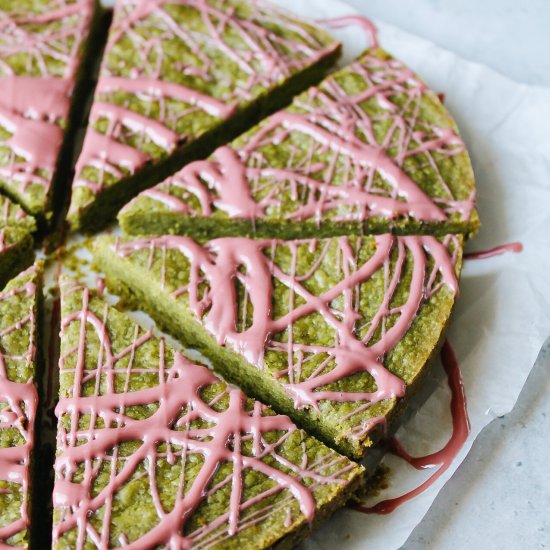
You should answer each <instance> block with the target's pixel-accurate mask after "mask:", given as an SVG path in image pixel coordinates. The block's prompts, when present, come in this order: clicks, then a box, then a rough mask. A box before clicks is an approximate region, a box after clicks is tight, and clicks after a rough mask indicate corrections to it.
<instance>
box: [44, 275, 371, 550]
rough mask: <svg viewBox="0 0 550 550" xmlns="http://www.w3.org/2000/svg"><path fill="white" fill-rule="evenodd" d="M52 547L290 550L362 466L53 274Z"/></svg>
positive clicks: (340, 499)
mask: <svg viewBox="0 0 550 550" xmlns="http://www.w3.org/2000/svg"><path fill="white" fill-rule="evenodd" d="M56 413H57V416H58V418H59V425H58V438H57V441H58V448H57V459H56V464H55V471H56V479H55V487H54V495H53V501H54V536H53V539H54V548H57V549H61V548H119V547H131V548H191V547H192V548H197V549H198V548H241V549H243V550H244V549H250V550H252V549H254V550H256V549H261V548H268V547H269V548H270V547H272V546H274V545H277V546H278V547H283V548H289V547H291V546H292V545H294V544H296V543H297V542H298V541H299V540H300V539H301V538H302V537H304V536H305V535H306V534H307V533H308V532H309V530H310V528H311V527H312V526H314V525H315V524H316V523H317V522H319V521H321V520H322V519H324V518H326V517H327V516H328V515H329V514H330V513H331V512H332V511H334V510H335V509H336V508H337V507H338V506H341V505H343V504H344V503H345V502H346V499H347V498H348V497H349V496H350V493H351V491H352V490H354V489H355V488H357V486H358V485H359V483H360V482H361V480H362V477H363V468H362V467H361V466H358V465H357V464H355V463H353V462H351V461H350V460H348V459H347V458H345V457H343V456H342V455H339V454H338V453H336V452H335V451H333V450H331V449H329V448H327V447H326V446H325V445H323V444H322V443H320V442H318V441H317V440H316V439H314V438H313V437H311V436H309V435H307V434H306V433H305V432H303V431H302V430H300V429H298V428H297V427H296V426H295V425H294V424H293V423H292V422H291V420H290V419H289V418H288V417H286V416H282V415H277V414H275V413H274V412H272V411H271V410H270V409H269V408H268V407H265V406H264V405H262V404H261V403H259V402H258V401H254V400H252V399H249V398H247V397H246V396H245V395H244V394H243V393H242V392H241V391H240V390H238V389H236V388H233V387H231V386H228V385H227V384H225V383H224V382H222V381H221V380H220V379H219V378H217V377H216V376H214V374H213V373H212V372H211V371H210V370H208V369H207V368H206V367H204V366H201V365H198V364H195V363H193V362H191V361H190V360H188V359H187V358H185V357H184V356H183V355H181V354H180V353H179V352H177V351H175V350H174V349H173V348H171V347H170V346H169V345H168V344H167V343H165V341H164V339H162V338H156V337H154V336H153V334H152V333H151V331H147V330H144V329H142V328H141V327H140V326H138V325H137V324H136V323H135V322H134V321H133V320H132V319H130V317H128V316H127V315H125V314H123V313H121V312H119V311H117V310H116V309H114V308H111V307H110V306H108V305H107V303H106V302H105V301H103V300H102V299H101V298H99V297H98V296H97V295H96V294H94V293H92V292H91V291H90V290H88V289H87V288H85V287H83V286H82V285H80V284H78V283H75V282H73V281H70V280H66V279H65V280H62V282H61V358H60V401H59V404H58V406H57V409H56Z"/></svg>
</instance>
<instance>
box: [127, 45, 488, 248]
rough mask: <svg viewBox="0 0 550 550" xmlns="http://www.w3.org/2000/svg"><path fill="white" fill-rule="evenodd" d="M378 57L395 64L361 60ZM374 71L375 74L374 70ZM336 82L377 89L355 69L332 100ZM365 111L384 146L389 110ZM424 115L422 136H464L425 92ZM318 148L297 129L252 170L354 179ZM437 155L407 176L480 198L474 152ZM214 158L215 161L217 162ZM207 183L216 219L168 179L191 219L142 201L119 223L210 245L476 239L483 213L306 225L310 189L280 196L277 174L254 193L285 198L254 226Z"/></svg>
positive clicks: (241, 142)
mask: <svg viewBox="0 0 550 550" xmlns="http://www.w3.org/2000/svg"><path fill="white" fill-rule="evenodd" d="M373 55H374V56H376V57H378V58H380V59H384V60H387V59H390V60H391V59H393V58H392V57H391V56H390V55H389V54H388V53H386V52H384V51H383V50H381V49H377V50H370V51H367V52H365V54H363V56H362V57H360V58H359V59H358V61H359V63H362V64H363V65H364V66H365V67H366V61H365V60H366V59H367V58H368V57H369V56H373ZM369 70H372V71H374V70H373V69H369ZM332 80H334V81H336V82H337V84H338V86H339V87H340V88H341V89H342V90H343V91H344V92H345V93H346V94H348V95H349V96H350V97H351V96H356V95H359V94H360V93H361V92H364V91H365V90H366V89H368V88H369V83H368V82H367V81H366V80H365V79H364V77H363V76H362V75H360V74H358V73H357V72H356V71H355V70H353V65H350V66H348V67H345V68H344V69H342V70H340V71H339V72H336V73H335V74H334V75H331V76H330V77H328V79H327V80H326V81H324V82H323V83H321V84H320V85H319V88H320V89H321V90H322V92H323V93H325V94H327V95H328V96H329V97H332V93H331V91H330V87H329V86H328V85H327V82H328V81H332ZM308 94H309V92H308V91H306V92H304V93H303V94H301V95H300V96H298V97H297V98H295V100H294V101H293V103H292V104H291V105H290V106H289V107H288V109H287V110H288V111H289V112H291V113H304V112H307V111H306V110H305V109H304V107H303V105H304V104H305V105H309V104H312V105H313V106H315V105H317V104H318V103H319V100H318V99H316V100H315V101H312V100H311V99H310V97H309V95H308ZM391 100H392V102H394V103H395V104H397V105H399V107H404V106H405V105H406V107H405V113H406V114H407V115H412V114H413V113H414V112H415V111H414V110H415V109H416V108H417V104H416V102H408V100H407V97H406V96H405V94H401V95H394V96H392V98H391ZM359 106H360V108H361V109H362V111H364V112H365V113H366V114H367V115H368V116H369V118H370V119H371V120H372V129H373V133H374V135H375V137H376V139H377V141H378V142H379V143H382V142H383V141H384V138H385V136H386V134H387V133H388V131H389V130H390V129H391V128H390V126H389V125H390V122H389V121H388V120H387V112H388V111H387V110H385V109H383V108H382V107H381V106H380V103H379V101H378V99H377V97H376V96H374V95H373V96H372V97H371V98H370V99H367V100H365V101H363V102H361V103H360V104H359ZM416 114H417V119H416V120H417V122H416V124H415V127H414V130H415V132H416V131H419V132H422V131H426V129H427V126H428V125H432V126H435V127H439V128H451V129H452V130H453V131H455V132H456V133H457V134H458V128H457V126H456V123H455V121H454V120H453V118H452V116H451V115H450V113H449V112H448V111H447V110H446V109H445V107H444V106H443V105H442V103H441V101H440V100H439V98H438V97H437V95H436V94H435V93H434V92H432V91H429V90H426V92H425V93H423V95H422V99H421V100H420V101H419V103H418V112H417V113H416ZM266 123H268V120H264V121H263V122H261V123H260V124H258V126H256V127H254V128H252V129H251V130H249V131H248V132H246V133H245V134H243V135H241V136H240V137H238V138H237V139H235V140H234V141H233V142H232V144H231V147H232V148H233V149H234V150H235V151H237V152H238V151H239V149H241V148H243V147H245V146H246V145H247V144H248V143H249V142H250V141H251V139H253V138H254V137H255V136H256V135H257V133H258V132H259V131H261V130H262V128H264V127H265V125H266ZM357 137H358V138H360V139H363V140H365V141H366V138H365V137H364V136H363V134H362V133H360V132H357ZM394 139H395V138H394ZM275 141H276V142H275ZM311 145H312V138H311V137H310V136H308V135H305V134H304V133H302V132H300V131H297V130H291V131H290V132H288V135H286V136H285V137H283V138H280V137H278V139H277V140H274V141H273V142H272V143H269V144H268V145H264V146H261V147H259V148H257V149H255V153H257V154H261V155H262V157H263V162H262V164H261V165H260V164H259V163H258V160H257V159H258V156H257V154H255V155H252V157H251V160H250V161H248V166H250V167H255V168H258V167H269V168H272V169H288V168H289V167H290V169H291V170H292V167H293V166H296V167H304V166H309V165H324V166H325V167H326V168H325V169H322V170H319V172H318V173H316V174H314V175H313V177H314V178H315V179H317V180H318V181H320V182H323V181H326V178H327V177H328V176H330V180H329V181H330V183H331V185H334V186H339V185H342V184H343V183H345V182H346V181H347V179H348V178H349V175H350V169H349V166H348V164H347V160H348V158H347V157H345V156H341V157H340V159H339V160H338V162H336V163H334V164H333V160H334V159H333V157H334V154H333V152H332V151H330V150H327V148H325V147H317V148H316V149H315V152H314V153H313V154H311ZM417 146H418V143H416V142H414V140H412V141H411V143H410V144H409V145H408V150H414V149H415V148H416V147H417ZM397 152H398V148H397V146H395V144H394V145H393V146H392V147H390V148H389V150H388V154H389V155H390V156H391V157H394V158H395V156H396V155H397ZM431 156H432V159H433V161H434V165H433V166H432V165H429V164H428V163H427V162H426V159H425V156H424V155H412V156H408V157H407V158H406V160H405V161H404V163H403V169H404V171H405V172H406V174H407V175H408V176H409V177H410V178H411V179H412V180H414V181H415V182H416V183H417V184H418V186H419V187H420V188H421V189H422V190H423V191H424V192H425V193H426V194H427V195H428V196H429V197H431V198H441V197H447V196H448V195H447V194H446V189H445V185H444V184H443V183H442V181H444V182H445V183H446V186H447V187H448V189H449V190H450V191H451V193H452V196H453V197H454V198H455V199H457V200H464V201H465V200H468V199H469V197H470V196H471V195H472V194H473V192H474V189H475V182H474V174H473V170H472V166H471V162H470V159H469V156H468V153H467V151H465V150H464V151H463V152H460V153H458V154H454V155H452V156H448V155H445V154H443V153H439V152H433V153H432V155H431ZM213 160H214V161H215V158H213ZM222 169H223V168H222ZM201 181H202V183H203V185H204V187H205V189H207V190H208V193H210V194H211V196H212V197H213V198H212V201H211V210H212V211H211V213H210V214H208V215H205V214H204V213H203V210H202V208H201V204H200V202H199V199H198V195H197V194H195V193H193V192H190V191H188V190H186V189H185V188H184V187H183V186H174V185H170V182H169V180H168V181H166V182H163V183H162V184H160V186H159V190H162V191H164V192H167V193H168V194H170V195H172V196H174V197H176V198H178V199H179V200H181V201H183V202H184V203H185V204H186V205H187V206H188V209H189V214H182V213H180V212H174V211H172V210H171V209H170V207H169V206H168V205H166V204H164V203H163V202H161V201H158V200H155V199H153V198H150V197H147V196H144V195H141V196H139V197H138V198H137V199H135V200H134V201H132V202H131V203H130V204H129V205H128V206H126V207H125V208H124V209H122V210H121V212H120V214H119V221H120V224H121V226H122V228H123V230H124V231H125V232H126V233H128V234H132V235H139V234H144V235H163V234H181V235H188V236H192V237H194V238H196V239H199V240H205V239H211V238H215V237H220V236H242V235H247V236H256V237H270V238H282V239H291V238H305V237H329V236H334V235H347V234H362V233H367V234H373V233H386V232H392V233H395V234H409V235H414V234H435V235H444V234H447V233H463V234H466V235H472V234H473V233H475V231H476V230H477V228H478V226H479V218H478V214H477V211H476V210H475V209H474V210H473V212H472V213H471V216H470V219H469V220H466V221H463V220H462V219H461V215H460V214H459V213H453V214H451V215H450V216H449V219H448V220H447V221H445V222H423V221H421V220H418V219H415V218H414V217H411V216H408V215H402V216H398V217H396V218H394V219H392V220H389V219H387V218H385V217H381V216H372V217H368V218H367V219H365V220H364V221H342V219H341V218H342V216H344V217H345V216H346V215H350V214H352V213H354V212H356V211H355V209H354V207H350V206H346V205H341V206H339V207H338V208H335V209H331V210H328V211H326V212H324V213H323V214H322V216H321V218H320V219H316V217H315V216H311V217H309V218H306V219H304V220H293V219H289V215H291V214H293V213H294V212H295V211H296V210H297V209H298V208H299V207H300V206H303V205H304V204H307V202H308V200H309V195H308V193H309V191H308V190H307V189H306V188H305V187H304V186H301V185H298V186H297V189H295V188H294V187H292V186H290V185H287V186H286V187H285V191H284V193H283V192H281V191H280V190H278V188H277V183H274V181H273V178H272V177H271V176H269V177H265V176H259V177H255V178H254V181H251V182H250V188H249V190H250V194H251V196H252V198H253V199H254V200H255V201H256V202H259V201H261V200H262V199H265V198H266V197H272V198H274V199H276V200H277V203H278V204H277V205H276V206H270V207H268V208H267V209H266V211H265V216H258V217H257V218H256V219H254V220H250V219H246V218H239V217H232V216H230V214H229V213H228V212H227V211H225V210H223V209H221V208H218V207H216V200H217V199H218V198H219V194H218V191H217V190H216V189H215V188H214V187H213V185H212V183H211V182H210V181H209V180H207V179H206V178H204V179H201ZM374 185H375V186H376V187H379V188H383V189H387V188H388V184H387V183H386V182H384V180H383V179H382V177H381V175H380V174H379V173H377V174H376V176H375V177H374ZM402 200H404V199H402ZM279 202H280V204H279ZM338 218H339V219H338ZM356 218H357V216H355V217H352V220H353V219H356Z"/></svg>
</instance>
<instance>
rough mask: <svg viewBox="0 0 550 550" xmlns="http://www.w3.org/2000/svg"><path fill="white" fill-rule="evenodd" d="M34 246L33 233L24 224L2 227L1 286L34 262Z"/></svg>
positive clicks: (0, 248) (0, 238)
mask: <svg viewBox="0 0 550 550" xmlns="http://www.w3.org/2000/svg"><path fill="white" fill-rule="evenodd" d="M29 223H31V222H29ZM33 245H34V239H33V236H32V233H30V232H29V231H28V227H25V225H24V224H20V225H9V226H7V227H0V285H4V284H6V283H7V281H9V279H11V278H12V277H14V276H15V275H16V274H17V273H19V272H20V271H21V270H22V269H24V268H25V267H27V266H29V265H30V264H31V263H32V262H33V261H34V251H33Z"/></svg>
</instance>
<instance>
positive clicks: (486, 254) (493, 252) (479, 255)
mask: <svg viewBox="0 0 550 550" xmlns="http://www.w3.org/2000/svg"><path fill="white" fill-rule="evenodd" d="M522 251H523V244H522V243H520V242H513V243H505V244H501V245H498V246H495V247H494V248H489V249H488V250H478V251H477V252H467V253H465V254H464V259H465V260H485V259H486V258H493V257H495V256H500V255H502V254H506V253H507V252H514V253H516V254H519V253H520V252H522Z"/></svg>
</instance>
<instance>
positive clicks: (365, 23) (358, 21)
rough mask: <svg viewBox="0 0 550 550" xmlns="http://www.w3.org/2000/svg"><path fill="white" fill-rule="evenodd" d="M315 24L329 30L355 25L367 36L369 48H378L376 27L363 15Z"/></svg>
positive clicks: (337, 18) (321, 21)
mask: <svg viewBox="0 0 550 550" xmlns="http://www.w3.org/2000/svg"><path fill="white" fill-rule="evenodd" d="M317 23H321V25H326V26H327V27H329V28H331V29H339V28H341V27H348V26H350V25H357V26H358V27H361V28H362V29H363V30H364V31H365V33H366V35H367V40H368V42H369V47H371V48H379V47H380V43H379V42H378V29H377V28H376V25H375V24H374V23H373V22H372V21H371V20H370V19H369V18H368V17H365V16H364V15H344V16H342V17H331V18H329V19H318V20H317Z"/></svg>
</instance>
